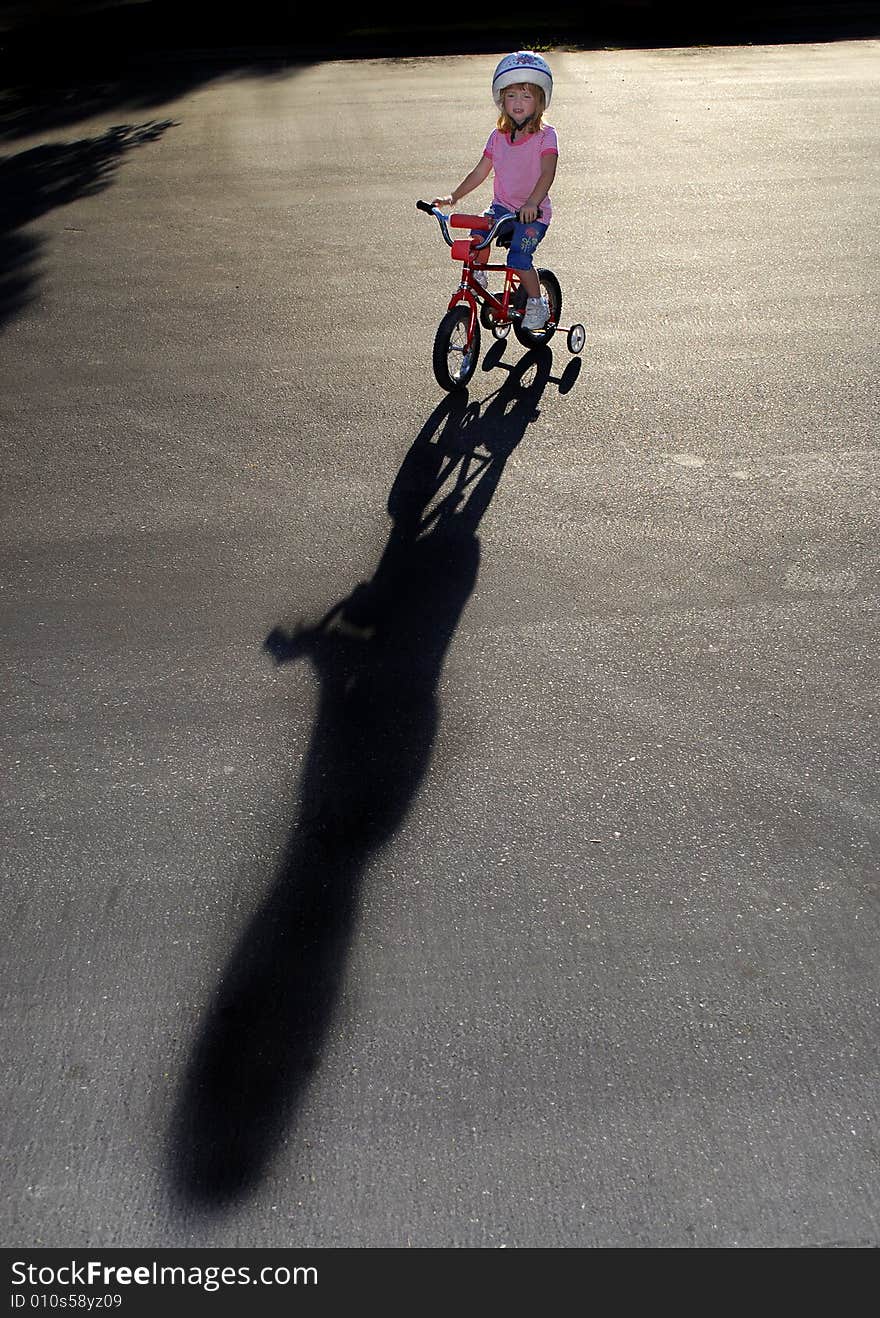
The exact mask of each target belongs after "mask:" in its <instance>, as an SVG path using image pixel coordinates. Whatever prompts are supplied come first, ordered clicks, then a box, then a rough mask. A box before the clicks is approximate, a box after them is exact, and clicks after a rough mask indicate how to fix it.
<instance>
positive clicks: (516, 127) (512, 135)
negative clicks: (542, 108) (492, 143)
mask: <svg viewBox="0 0 880 1318" xmlns="http://www.w3.org/2000/svg"><path fill="white" fill-rule="evenodd" d="M534 117H535V116H534V115H533V114H530V115H527V116H526V118H525V119H523V121H522V123H521V124H518V123H517V122H516V120H515V119H511V121H510V122H511V123H512V124H513V128H512V129H511V130H510V140H511V142H513V141H514V139H515V138H516V135H517V133H521V132H522V131H523V129H524V128H525V127H526V125H527V124H530V123H531V122H532V120H533V119H534Z"/></svg>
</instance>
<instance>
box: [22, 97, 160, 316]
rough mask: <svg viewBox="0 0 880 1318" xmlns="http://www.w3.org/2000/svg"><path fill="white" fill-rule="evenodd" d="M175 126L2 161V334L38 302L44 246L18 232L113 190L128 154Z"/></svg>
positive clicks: (152, 126) (116, 132) (54, 145)
mask: <svg viewBox="0 0 880 1318" xmlns="http://www.w3.org/2000/svg"><path fill="white" fill-rule="evenodd" d="M172 126H173V121H172V120H170V119H164V120H161V121H155V120H151V121H150V122H149V123H144V124H137V125H134V124H120V125H117V126H116V127H114V128H108V129H107V131H106V132H104V133H101V134H100V135H99V136H97V137H87V138H83V139H81V140H80V141H78V142H49V143H46V144H45V145H43V146H37V147H33V148H32V149H31V150H29V151H20V152H18V154H17V155H12V156H6V157H5V158H0V328H2V326H3V325H4V324H5V322H6V321H8V320H10V319H11V318H12V317H13V316H14V315H16V314H17V312H19V311H21V310H22V308H23V307H24V306H26V305H27V303H28V301H29V300H30V298H31V297H32V296H33V292H34V285H35V283H36V279H37V274H36V270H35V263H36V261H37V259H38V256H39V252H40V247H41V240H40V239H39V238H38V237H36V236H34V235H33V234H30V233H24V234H22V233H18V232H17V230H18V229H20V228H22V227H23V226H24V225H27V224H29V223H31V221H33V220H36V219H39V217H40V216H41V215H45V214H46V213H47V212H48V211H50V210H54V208H55V207H56V206H66V205H68V204H69V203H70V202H72V201H77V200H78V199H79V198H81V197H89V196H91V195H92V194H93V193H96V192H100V191H102V190H103V189H104V188H107V187H109V186H110V184H111V183H112V182H113V179H114V177H115V175H116V170H117V169H118V166H119V162H120V160H121V159H122V157H123V156H124V155H126V153H127V152H129V151H131V150H133V149H134V148H135V147H138V146H143V145H144V144H145V143H147V142H154V141H155V140H156V139H157V138H159V137H161V136H162V134H163V133H164V132H165V131H166V129H168V128H170V127H172Z"/></svg>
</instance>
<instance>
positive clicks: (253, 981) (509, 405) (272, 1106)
mask: <svg viewBox="0 0 880 1318" xmlns="http://www.w3.org/2000/svg"><path fill="white" fill-rule="evenodd" d="M551 362H552V354H551V353H550V351H549V349H546V348H545V349H543V350H542V351H541V352H540V353H534V354H529V355H528V356H527V357H525V358H523V359H522V361H521V362H520V363H519V364H518V365H517V367H515V368H512V369H511V370H510V371H509V374H508V376H507V378H506V379H505V381H504V383H503V384H502V386H501V388H500V389H499V390H498V391H497V392H496V394H495V395H494V396H492V397H491V398H490V400H488V405H486V403H485V402H484V403H483V404H480V403H469V402H468V398H467V394H466V393H465V394H463V395H461V396H459V397H456V396H452V397H449V398H447V399H445V400H444V402H442V403H441V404H440V406H439V407H437V408H436V409H435V411H434V412H433V413H432V415H431V417H430V418H429V419H428V421H427V422H426V424H425V425H424V427H423V428H422V430H421V431H420V433H419V435H418V436H417V438H416V439H415V441H414V443H413V444H412V447H411V448H410V450H409V452H408V453H407V455H406V457H405V458H404V461H403V464H402V466H401V468H400V470H399V472H398V474H397V477H396V478H395V481H394V483H393V485H392V488H391V491H390V494H389V498H388V511H389V513H390V516H391V518H392V522H393V525H392V529H391V532H390V535H389V538H388V543H387V545H386V547H385V550H384V552H383V554H382V557H381V559H380V562H379V564H378V566H377V568H376V571H375V572H374V574H373V576H372V578H371V579H370V580H369V581H367V582H362V583H360V584H359V585H358V586H356V587H355V589H354V590H353V591H352V592H351V593H350V594H349V595H348V596H346V597H345V598H344V599H342V600H340V601H339V602H338V603H336V604H334V606H333V607H332V608H331V609H330V610H329V611H328V612H327V613H326V614H325V616H324V617H323V618H322V619H321V620H320V621H319V622H317V623H315V624H313V625H310V626H305V625H302V626H299V627H297V628H295V629H294V630H293V631H290V632H287V631H284V630H282V629H280V628H275V629H273V630H272V631H271V632H270V633H269V636H268V637H267V638H266V641H265V648H266V650H267V651H268V653H269V654H270V655H271V656H272V658H273V659H274V660H275V662H276V664H279V665H280V664H285V663H290V662H293V661H295V660H299V659H307V660H309V661H310V662H311V663H312V664H313V666H314V669H315V671H316V673H317V675H318V678H319V681H320V694H319V704H318V710H317V713H316V717H315V722H314V728H313V732H312V737H311V741H310V744H309V748H308V751H307V754H306V757H305V762H304V768H303V773H302V779H301V785H300V792H299V800H300V806H299V811H298V817H297V819H296V821H295V822H294V825H293V827H292V830H291V833H290V837H289V841H288V844H287V847H286V852H285V855H284V857H283V859H282V861H281V863H280V865H279V867H278V870H277V873H276V875H275V879H274V882H273V885H272V888H271V890H270V892H269V893H268V895H267V897H266V899H265V901H264V902H263V904H262V906H261V908H260V909H259V911H258V912H257V914H256V915H255V916H254V918H253V920H252V921H251V923H250V925H249V927H248V928H247V929H246V930H245V932H244V934H243V935H242V937H241V939H240V941H239V943H238V945H237V947H236V948H235V950H234V952H233V954H232V956H231V958H230V960H229V962H228V964H227V966H226V968H225V970H224V971H223V974H222V976H221V978H220V982H219V985H218V987H217V990H216V992H215V995H214V998H213V1000H212V1001H211V1003H210V1005H209V1007H208V1010H207V1012H206V1015H205V1017H204V1020H203V1022H202V1025H201V1029H200V1032H199V1035H198V1038H197V1041H196V1043H195V1046H194V1050H193V1054H192V1057H191V1060H190V1065H189V1068H188V1072H187V1074H186V1076H185V1078H184V1082H183V1085H182V1088H181V1093H180V1096H179V1101H178V1106H177V1110H176V1112H175V1115H174V1118H173V1122H172V1131H171V1149H170V1162H171V1168H172V1181H173V1186H172V1190H173V1195H174V1198H175V1200H176V1201H177V1202H178V1204H180V1205H184V1206H185V1205H186V1204H189V1205H196V1206H199V1207H201V1208H202V1209H204V1210H221V1209H223V1208H224V1207H225V1206H228V1205H230V1204H231V1203H233V1202H234V1201H235V1200H237V1199H240V1198H242V1197H243V1196H244V1195H246V1194H247V1193H248V1192H249V1191H250V1190H252V1189H253V1188H254V1187H255V1185H256V1184H258V1183H259V1181H260V1179H261V1177H262V1175H263V1173H264V1171H265V1170H266V1168H267V1166H268V1165H269V1163H270V1160H271V1158H272V1156H273V1154H274V1152H275V1150H276V1148H277V1146H278V1145H279V1143H280V1142H281V1141H282V1140H283V1139H284V1136H285V1132H286V1130H287V1129H288V1128H289V1126H290V1124H291V1122H292V1121H293V1120H294V1118H295V1116H296V1113H297V1109H298V1106H299V1102H300V1100H301V1098H302V1095H303V1093H304V1091H305V1088H306V1086H307V1084H308V1080H309V1076H310V1074H311V1073H312V1071H313V1070H314V1069H315V1068H316V1066H317V1065H318V1063H319V1059H320V1055H321V1050H322V1046H323V1041H324V1039H325V1036H326V1033H327V1029H328V1026H329V1024H330V1022H331V1019H332V1016H333V1010H334V1006H335V1004H336V1001H337V998H338V995H339V990H340V985H341V981H342V978H343V972H344V968H345V963H346V959H347V954H348V948H349V946H350V944H351V942H352V939H353V936H354V931H355V926H356V920H357V905H358V889H359V883H360V880H361V877H362V876H363V873H364V871H365V869H366V868H367V865H368V864H369V862H370V860H371V858H373V857H374V856H375V854H376V853H377V852H378V851H379V850H380V849H381V848H382V847H383V845H385V844H386V843H387V842H388V840H389V839H390V838H391V837H392V836H393V835H394V833H395V832H396V831H397V830H398V829H399V828H400V827H401V825H402V824H403V822H404V820H405V818H406V816H407V813H408V811H409V809H410V806H411V804H412V802H413V800H414V798H415V796H416V793H417V791H418V789H419V785H420V784H421V782H422V780H423V778H424V775H425V772H426V769H427V767H428V764H429V762H430V759H431V750H432V746H433V743H434V739H435V734H436V730H437V721H438V703H437V694H436V692H437V685H438V681H439V678H440V674H441V671H442V668H443V663H444V659H445V656H446V654H447V651H448V649H449V645H450V643H451V641H452V638H453V636H454V635H455V632H456V629H457V627H458V624H459V620H460V618H461V615H462V611H463V609H464V606H465V604H466V602H467V600H468V598H469V596H470V595H471V592H472V591H473V589H474V586H475V583H476V580H477V575H478V572H479V567H480V542H479V539H478V536H477V530H478V527H479V524H480V521H481V519H482V518H483V516H484V515H485V512H486V509H487V508H488V506H489V503H490V502H491V499H492V496H493V494H494V492H495V490H496V489H497V486H498V481H499V480H500V478H501V474H502V472H503V470H504V467H505V464H506V463H507V460H508V458H509V457H510V454H511V453H512V452H513V450H514V449H515V448H516V446H517V444H519V442H520V440H521V439H522V437H523V435H524V434H525V431H526V429H527V427H528V425H529V424H530V423H531V422H532V421H534V420H535V419H536V418H537V416H538V415H539V411H538V407H537V404H538V401H539V399H540V396H541V394H542V392H543V390H544V387H545V385H546V383H547V380H548V379H549V378H550V367H551ZM484 407H485V411H484V410H483V409H484Z"/></svg>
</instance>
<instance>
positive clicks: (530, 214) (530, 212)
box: [519, 206, 540, 224]
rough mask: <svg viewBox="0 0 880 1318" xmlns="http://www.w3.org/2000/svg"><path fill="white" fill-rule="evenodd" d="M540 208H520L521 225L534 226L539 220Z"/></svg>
mask: <svg viewBox="0 0 880 1318" xmlns="http://www.w3.org/2000/svg"><path fill="white" fill-rule="evenodd" d="M539 212H540V207H538V206H520V208H519V222H520V224H533V223H534V221H535V220H536V219H537V218H538V214H539Z"/></svg>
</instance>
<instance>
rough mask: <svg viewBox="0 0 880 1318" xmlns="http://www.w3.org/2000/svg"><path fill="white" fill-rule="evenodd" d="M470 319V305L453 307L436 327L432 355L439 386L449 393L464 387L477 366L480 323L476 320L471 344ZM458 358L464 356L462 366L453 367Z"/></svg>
mask: <svg viewBox="0 0 880 1318" xmlns="http://www.w3.org/2000/svg"><path fill="white" fill-rule="evenodd" d="M470 318H471V313H470V308H469V307H467V306H457V307H453V308H452V310H451V311H447V313H446V315H445V316H444V317H443V319H442V320H441V322H440V324H439V325H438V326H437V333H436V335H435V336H434V353H433V357H432V365H433V367H434V376H435V378H436V380H437V383H438V384H439V385H440V388H441V389H446V390H447V392H449V393H455V392H456V391H457V390H459V389H465V388H466V387H467V384H468V381H469V380H470V378H471V376H472V375H473V373H474V371H475V370H476V369H477V362H478V360H479V357H480V323H479V321H478V320H476V319H475V321H474V332H473V336H472V337H471V340H470V344H468V339H467V332H468V325H469V323H470ZM454 340H457V341H455V342H454ZM458 357H460V358H461V366H460V367H459V368H458V369H456V370H453V369H452V365H453V363H454V362H455V361H456V359H457V358H458Z"/></svg>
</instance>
